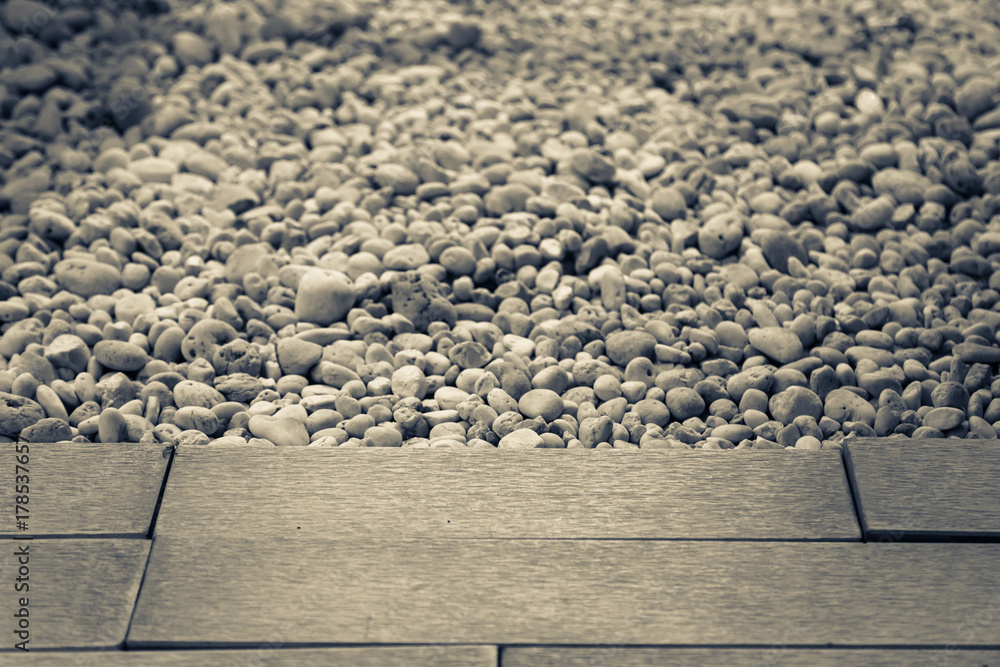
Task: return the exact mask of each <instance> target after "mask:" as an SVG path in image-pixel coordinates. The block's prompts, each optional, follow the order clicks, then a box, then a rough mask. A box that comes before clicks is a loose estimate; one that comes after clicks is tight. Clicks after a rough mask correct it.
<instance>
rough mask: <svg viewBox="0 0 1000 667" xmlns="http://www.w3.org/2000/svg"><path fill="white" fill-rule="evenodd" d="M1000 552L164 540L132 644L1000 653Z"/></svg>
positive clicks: (965, 547)
mask: <svg viewBox="0 0 1000 667" xmlns="http://www.w3.org/2000/svg"><path fill="white" fill-rule="evenodd" d="M997 562H1000V545H997V544H898V543H893V544H884V545H879V544H864V543H847V542H825V543H819V542H728V541H720V542H713V541H694V542H689V541H656V540H627V541H617V540H492V539H482V540H453V539H439V540H431V539H420V540H410V539H396V540H373V539H365V538H363V537H359V538H358V539H353V540H347V539H343V540H338V539H337V538H336V535H335V534H332V535H330V536H329V537H328V538H326V539H320V538H297V539H296V538H288V539H282V540H274V539H268V540H262V539H256V540H255V539H238V538H235V537H231V536H223V537H218V538H209V537H197V538H193V539H180V538H174V537H160V538H157V539H155V540H154V546H153V551H152V555H151V557H150V565H149V568H148V571H147V574H146V580H145V584H144V585H143V590H142V593H141V594H140V596H139V601H138V605H137V609H136V614H135V617H134V620H133V624H132V627H131V631H130V633H129V637H128V640H127V645H129V646H131V647H155V646H159V647H166V648H169V647H174V646H189V647H198V646H204V645H212V644H213V643H226V644H229V645H237V646H248V645H257V644H259V643H261V642H267V641H276V640H280V641H282V642H285V643H288V644H296V643H299V644H328V643H334V644H335V643H349V644H354V643H358V644H364V643H388V644H397V643H401V644H410V643H444V644H450V643H459V644H464V643H473V644H479V643H483V644H569V645H589V644H616V645H621V644H633V645H698V646H701V645H712V646H734V645H735V646H743V645H756V646H771V645H775V644H784V643H787V641H788V640H787V636H788V631H789V628H792V629H794V630H795V632H796V637H798V640H797V641H796V643H798V644H801V645H810V646H826V645H828V644H829V645H831V646H832V647H838V646H840V647H843V646H859V647H876V646H883V647H895V646H907V645H917V646H946V645H948V644H951V643H957V644H959V645H961V646H967V647H969V648H984V647H996V646H995V645H996V642H997V641H998V639H997V638H998V637H1000V569H998V568H997V567H996V563H997ZM288 619H296V621H295V622H294V623H288V622H287V621H288Z"/></svg>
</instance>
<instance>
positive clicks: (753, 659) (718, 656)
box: [500, 633, 1000, 667]
mask: <svg viewBox="0 0 1000 667" xmlns="http://www.w3.org/2000/svg"><path fill="white" fill-rule="evenodd" d="M790 634H791V633H790ZM500 665H501V667H605V666H608V667H610V666H614V667H661V666H662V665H670V667H706V666H710V665H718V666H719V667H764V666H765V665H766V666H768V667H801V666H802V665H809V666H810V667H843V666H844V665H865V667H899V666H900V665H909V666H910V667H945V666H946V667H1000V651H975V650H973V651H970V650H958V649H948V648H939V649H927V650H907V649H895V650H892V649H794V648H785V647H784V646H773V647H768V648H764V649H756V648H745V649H720V648H713V649H677V648H622V647H613V646H612V647H594V648H563V647H524V648H520V647H515V648H504V649H503V651H502V653H501V662H500Z"/></svg>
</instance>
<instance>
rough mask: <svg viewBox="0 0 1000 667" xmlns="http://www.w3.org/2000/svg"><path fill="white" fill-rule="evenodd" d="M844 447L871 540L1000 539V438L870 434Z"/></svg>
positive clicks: (861, 515) (860, 509) (866, 529)
mask: <svg viewBox="0 0 1000 667" xmlns="http://www.w3.org/2000/svg"><path fill="white" fill-rule="evenodd" d="M845 451H846V455H845V460H846V462H847V465H848V470H849V472H850V474H851V475H852V477H853V487H854V493H855V499H856V501H857V505H858V511H859V515H860V517H861V520H862V522H863V523H862V526H863V527H864V529H865V531H866V536H867V538H868V539H871V540H875V539H883V540H884V539H891V540H895V541H900V540H904V541H905V540H919V539H928V538H959V539H960V538H968V537H975V538H986V539H1000V485H998V480H1000V441H998V440H943V439H942V440H901V441H896V440H886V439H877V438H870V439H868V438H865V439H859V440H855V441H852V442H850V443H849V444H848V445H847V447H846V448H845Z"/></svg>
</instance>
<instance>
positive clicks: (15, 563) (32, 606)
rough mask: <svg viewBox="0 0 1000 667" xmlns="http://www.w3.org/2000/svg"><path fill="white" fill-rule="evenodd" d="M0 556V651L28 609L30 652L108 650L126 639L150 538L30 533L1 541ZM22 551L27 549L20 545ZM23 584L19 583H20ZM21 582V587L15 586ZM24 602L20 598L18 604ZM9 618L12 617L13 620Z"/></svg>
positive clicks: (13, 640) (12, 637)
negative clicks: (1, 621)
mask: <svg viewBox="0 0 1000 667" xmlns="http://www.w3.org/2000/svg"><path fill="white" fill-rule="evenodd" d="M5 545H6V546H4V551H3V555H2V556H0V568H2V570H0V576H2V577H3V585H0V613H2V614H3V615H4V617H5V618H7V619H9V620H8V621H7V627H8V632H7V633H6V641H4V642H3V643H2V644H0V650H6V651H13V652H15V653H16V654H17V656H18V657H19V658H22V657H24V654H23V652H22V651H20V650H18V649H17V648H15V646H14V644H15V643H16V642H19V641H21V640H23V639H25V637H23V636H22V637H18V638H15V637H16V634H15V632H14V631H15V630H17V631H21V630H20V628H19V627H16V626H15V623H17V624H19V625H20V627H21V628H23V625H24V624H23V623H21V621H20V618H19V617H17V616H15V615H16V614H21V616H22V617H23V616H24V614H23V613H22V611H21V610H22V608H26V609H27V625H28V627H27V629H26V632H28V633H29V634H28V637H27V640H28V643H27V644H26V648H28V649H30V651H35V650H37V649H50V648H65V649H80V648H111V647H115V646H120V645H121V644H122V642H123V641H124V639H125V632H126V631H127V629H128V624H129V619H130V618H131V616H132V610H133V608H134V606H135V599H136V595H137V594H138V592H139V583H140V581H141V580H142V574H143V570H144V568H145V566H146V559H147V556H148V555H149V548H150V542H148V541H146V540H126V539H114V540H112V539H65V540H51V539H33V540H11V541H8V542H6V543H5ZM25 550H27V551H25ZM25 584H26V585H27V588H26V589H23V586H24V585H25ZM16 586H21V587H22V590H15V587H16ZM24 602H27V604H24ZM15 619H16V620H15Z"/></svg>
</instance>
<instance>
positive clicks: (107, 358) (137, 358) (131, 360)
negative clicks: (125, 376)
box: [93, 340, 149, 372]
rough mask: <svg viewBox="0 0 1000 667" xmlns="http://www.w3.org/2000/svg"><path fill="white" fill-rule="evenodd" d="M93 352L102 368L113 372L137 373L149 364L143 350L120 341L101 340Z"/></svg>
mask: <svg viewBox="0 0 1000 667" xmlns="http://www.w3.org/2000/svg"><path fill="white" fill-rule="evenodd" d="M93 351H94V358H95V359H97V361H99V362H100V363H101V365H102V366H104V367H106V368H110V369H111V370H114V371H126V372H127V371H137V370H139V369H140V368H142V367H143V366H145V365H146V363H147V362H149V355H148V354H146V351H145V350H143V349H142V348H141V347H139V346H138V345H134V344H132V343H128V342H125V341H121V340H102V341H101V342H99V343H97V344H96V345H94V350H93Z"/></svg>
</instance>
